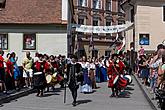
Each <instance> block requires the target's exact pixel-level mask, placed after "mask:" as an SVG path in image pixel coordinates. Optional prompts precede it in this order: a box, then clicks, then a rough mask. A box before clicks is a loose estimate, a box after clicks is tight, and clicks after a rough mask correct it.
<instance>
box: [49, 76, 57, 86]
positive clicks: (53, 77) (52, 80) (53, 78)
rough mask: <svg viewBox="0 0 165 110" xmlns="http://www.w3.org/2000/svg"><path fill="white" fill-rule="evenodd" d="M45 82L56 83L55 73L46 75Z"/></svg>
mask: <svg viewBox="0 0 165 110" xmlns="http://www.w3.org/2000/svg"><path fill="white" fill-rule="evenodd" d="M46 82H47V84H56V83H57V78H56V77H55V75H47V76H46Z"/></svg>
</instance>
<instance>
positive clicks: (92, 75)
mask: <svg viewBox="0 0 165 110" xmlns="http://www.w3.org/2000/svg"><path fill="white" fill-rule="evenodd" d="M89 63H90V64H89V77H90V80H91V84H92V89H97V86H96V78H95V76H96V72H95V71H96V66H95V64H94V59H91V60H90V62H89Z"/></svg>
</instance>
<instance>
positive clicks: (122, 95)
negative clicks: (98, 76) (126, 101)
mask: <svg viewBox="0 0 165 110" xmlns="http://www.w3.org/2000/svg"><path fill="white" fill-rule="evenodd" d="M130 94H132V93H131V92H129V91H126V90H125V91H123V92H121V93H120V94H119V96H118V98H131V96H130Z"/></svg>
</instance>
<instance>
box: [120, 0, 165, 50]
mask: <svg viewBox="0 0 165 110" xmlns="http://www.w3.org/2000/svg"><path fill="white" fill-rule="evenodd" d="M122 8H123V10H124V11H125V14H126V23H130V22H132V23H134V28H133V29H130V30H128V31H126V32H125V35H126V42H128V43H127V44H128V45H126V48H127V49H130V44H131V47H134V49H135V50H136V51H137V50H139V49H140V46H143V47H144V49H145V50H146V51H154V50H156V46H157V45H158V44H160V43H162V42H163V41H165V0H124V1H123V3H122Z"/></svg>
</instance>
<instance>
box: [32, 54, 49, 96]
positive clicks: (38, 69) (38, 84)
mask: <svg viewBox="0 0 165 110" xmlns="http://www.w3.org/2000/svg"><path fill="white" fill-rule="evenodd" d="M38 57H39V60H37V61H36V62H34V63H33V66H32V68H33V72H34V75H33V83H34V88H35V89H37V94H36V96H43V93H44V92H43V91H44V88H45V85H46V79H45V74H44V72H43V71H44V65H43V64H44V63H43V61H42V55H41V54H39V55H38Z"/></svg>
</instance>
